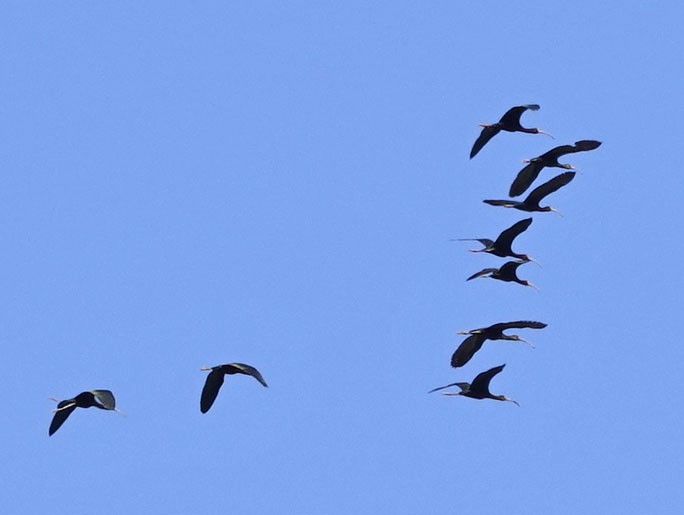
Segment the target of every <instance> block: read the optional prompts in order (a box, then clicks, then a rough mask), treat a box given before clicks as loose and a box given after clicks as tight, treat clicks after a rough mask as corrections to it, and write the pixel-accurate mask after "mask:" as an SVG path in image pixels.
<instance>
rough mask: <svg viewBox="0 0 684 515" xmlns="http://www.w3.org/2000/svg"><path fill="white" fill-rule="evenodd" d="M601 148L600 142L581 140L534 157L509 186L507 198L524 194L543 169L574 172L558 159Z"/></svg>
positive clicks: (568, 165) (570, 166)
mask: <svg viewBox="0 0 684 515" xmlns="http://www.w3.org/2000/svg"><path fill="white" fill-rule="evenodd" d="M600 146H601V142H600V141H596V140H593V139H583V140H580V141H576V142H575V144H574V145H561V146H560V147H556V148H552V149H551V150H549V151H548V152H545V153H544V154H542V155H540V156H537V157H534V158H532V159H530V160H529V161H526V162H527V163H528V164H527V166H525V168H523V169H522V170H520V171H519V172H518V175H517V177H516V178H515V180H514V181H513V184H511V188H510V190H509V192H508V196H509V197H517V196H518V195H522V194H523V193H525V191H526V190H527V188H529V187H530V184H532V183H533V182H534V180H535V179H536V178H537V176H538V175H539V172H541V171H542V169H543V168H545V167H552V168H565V169H566V170H574V168H575V167H574V166H572V165H570V164H561V163H559V162H558V158H559V157H561V156H564V155H566V154H574V153H576V152H586V151H588V150H594V149H596V148H598V147H600Z"/></svg>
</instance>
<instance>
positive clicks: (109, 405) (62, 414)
mask: <svg viewBox="0 0 684 515" xmlns="http://www.w3.org/2000/svg"><path fill="white" fill-rule="evenodd" d="M76 408H100V409H104V410H109V411H117V409H116V399H114V394H113V393H112V392H110V391H109V390H91V391H89V392H81V393H79V394H78V395H77V396H76V397H74V398H73V399H68V400H65V401H61V402H59V404H57V408H56V409H55V410H53V411H54V413H55V416H54V417H52V423H51V424H50V429H49V431H48V434H49V435H50V436H52V435H53V434H54V433H55V431H57V430H58V429H59V428H60V427H61V425H62V424H64V421H65V420H66V419H67V418H68V417H69V415H71V413H72V412H73V411H74V410H75V409H76Z"/></svg>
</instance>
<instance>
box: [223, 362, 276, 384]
mask: <svg viewBox="0 0 684 515" xmlns="http://www.w3.org/2000/svg"><path fill="white" fill-rule="evenodd" d="M224 367H231V368H232V369H233V372H232V373H233V374H235V373H237V374H245V375H248V376H252V377H253V378H254V379H256V380H257V381H259V382H260V383H261V384H262V385H264V386H266V387H268V385H267V384H266V381H264V378H263V377H262V376H261V373H260V372H259V371H258V370H257V369H256V368H254V367H253V366H251V365H245V364H244V363H229V364H228V365H224ZM225 372H226V373H231V372H229V371H225Z"/></svg>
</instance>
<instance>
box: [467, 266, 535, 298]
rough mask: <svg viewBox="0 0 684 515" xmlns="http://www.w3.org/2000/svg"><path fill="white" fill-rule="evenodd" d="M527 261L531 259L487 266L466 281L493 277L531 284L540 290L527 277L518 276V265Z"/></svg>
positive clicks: (524, 284) (526, 284) (525, 284)
mask: <svg viewBox="0 0 684 515" xmlns="http://www.w3.org/2000/svg"><path fill="white" fill-rule="evenodd" d="M525 263H529V261H525V260H522V259H521V260H519V261H507V262H506V263H504V264H503V265H502V266H501V268H485V269H484V270H480V271H479V272H477V273H475V274H473V275H471V276H470V277H468V278H467V279H466V281H470V280H471V279H477V278H478V277H491V278H492V279H498V280H499V281H505V282H513V283H518V284H522V285H523V286H531V287H532V288H534V289H535V290H537V291H539V288H537V287H536V286H535V285H534V284H532V283H531V282H530V281H528V280H526V279H520V278H519V277H518V273H517V271H518V267H519V266H520V265H523V264H525Z"/></svg>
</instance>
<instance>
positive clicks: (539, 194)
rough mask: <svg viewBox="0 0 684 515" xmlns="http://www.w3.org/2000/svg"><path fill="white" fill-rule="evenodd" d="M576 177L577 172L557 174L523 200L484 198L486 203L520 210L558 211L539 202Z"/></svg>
mask: <svg viewBox="0 0 684 515" xmlns="http://www.w3.org/2000/svg"><path fill="white" fill-rule="evenodd" d="M574 178H575V172H565V173H562V174H560V175H557V176H556V177H554V178H553V179H551V180H550V181H548V182H545V183H544V184H542V185H541V186H538V187H536V188H535V189H533V190H532V192H531V193H530V194H529V195H528V196H527V198H525V200H523V201H522V202H520V201H518V200H483V202H484V203H485V204H489V205H491V206H503V207H512V208H514V209H519V210H520V211H528V212H534V211H537V212H545V211H555V212H558V211H557V210H556V209H554V208H553V207H551V206H544V207H542V206H540V205H539V202H541V201H542V199H543V198H544V197H546V196H547V195H550V194H551V193H553V192H554V191H557V190H559V189H560V188H562V187H563V186H565V185H566V184H568V183H569V182H570V181H571V180H573V179H574Z"/></svg>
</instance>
